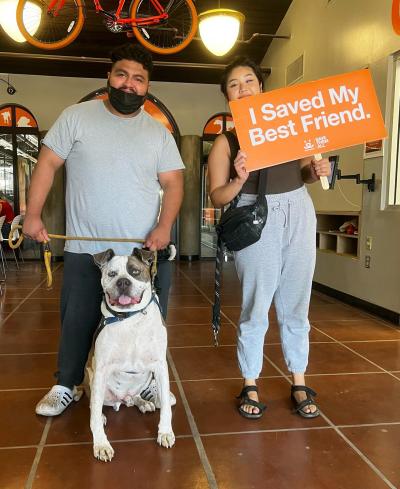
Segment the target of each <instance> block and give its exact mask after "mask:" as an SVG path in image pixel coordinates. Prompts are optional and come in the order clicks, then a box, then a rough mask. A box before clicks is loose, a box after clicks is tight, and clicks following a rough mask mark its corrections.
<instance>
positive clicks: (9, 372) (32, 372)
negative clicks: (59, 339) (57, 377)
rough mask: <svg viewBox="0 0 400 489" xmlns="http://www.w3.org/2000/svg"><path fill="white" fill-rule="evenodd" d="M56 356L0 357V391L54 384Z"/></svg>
mask: <svg viewBox="0 0 400 489" xmlns="http://www.w3.org/2000/svg"><path fill="white" fill-rule="evenodd" d="M56 365H57V355H53V354H52V355H35V354H32V355H0V372H1V375H0V389H26V388H30V387H48V386H52V385H53V384H54V377H53V373H54V372H55V371H56V369H57V367H56Z"/></svg>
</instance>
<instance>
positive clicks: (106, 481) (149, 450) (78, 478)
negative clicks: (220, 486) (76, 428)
mask: <svg viewBox="0 0 400 489" xmlns="http://www.w3.org/2000/svg"><path fill="white" fill-rule="evenodd" d="M114 450H115V456H114V459H113V460H112V461H111V462H110V463H104V462H100V461H98V460H96V459H95V458H94V457H93V451H92V446H91V445H90V444H87V445H74V446H61V447H45V448H44V450H43V454H42V457H41V460H40V463H39V467H38V470H37V474H36V478H35V482H34V484H33V489H76V488H82V489H110V488H114V487H116V488H118V489H132V488H138V489H155V488H157V489H171V488H177V489H178V488H179V489H193V488H196V489H208V487H209V486H208V483H207V479H206V476H205V473H204V470H203V466H202V464H201V462H200V459H199V456H198V452H197V449H196V446H195V443H194V441H193V439H192V438H184V439H178V440H177V441H176V444H175V446H174V447H172V448H170V449H166V448H162V447H160V446H158V445H157V443H156V442H155V441H153V440H149V441H137V442H123V443H115V444H114ZM55 468H57V470H55Z"/></svg>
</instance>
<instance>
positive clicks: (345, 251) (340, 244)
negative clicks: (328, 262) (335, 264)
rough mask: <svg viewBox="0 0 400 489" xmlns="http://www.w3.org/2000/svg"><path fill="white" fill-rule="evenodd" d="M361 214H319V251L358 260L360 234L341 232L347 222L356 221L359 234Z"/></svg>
mask: <svg viewBox="0 0 400 489" xmlns="http://www.w3.org/2000/svg"><path fill="white" fill-rule="evenodd" d="M359 217H360V213H359V212H317V240H316V242H317V250H319V251H321V252H328V253H335V254H336V255H340V256H346V257H351V258H358V256H359V240H358V234H347V233H343V232H341V231H339V228H340V227H341V226H342V225H343V224H344V223H345V222H346V221H355V223H356V226H357V229H358V233H359Z"/></svg>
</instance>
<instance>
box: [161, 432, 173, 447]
mask: <svg viewBox="0 0 400 489" xmlns="http://www.w3.org/2000/svg"><path fill="white" fill-rule="evenodd" d="M157 443H158V444H159V445H161V446H162V447H165V448H171V447H172V446H173V445H174V444H175V435H174V433H173V431H170V432H169V433H158V437H157Z"/></svg>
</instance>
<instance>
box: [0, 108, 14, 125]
mask: <svg viewBox="0 0 400 489" xmlns="http://www.w3.org/2000/svg"><path fill="white" fill-rule="evenodd" d="M0 126H3V127H4V126H5V127H11V126H12V114H11V107H4V109H1V110H0Z"/></svg>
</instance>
